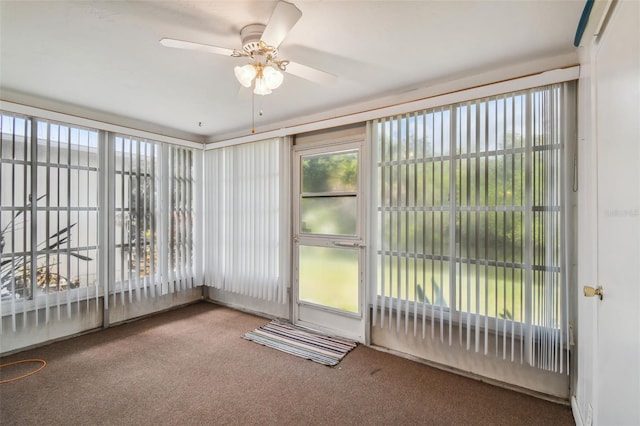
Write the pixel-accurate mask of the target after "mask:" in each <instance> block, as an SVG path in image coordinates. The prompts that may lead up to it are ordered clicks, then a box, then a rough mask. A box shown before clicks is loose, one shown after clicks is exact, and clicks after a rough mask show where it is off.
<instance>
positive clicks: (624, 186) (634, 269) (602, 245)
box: [572, 0, 640, 425]
mask: <svg viewBox="0 0 640 426" xmlns="http://www.w3.org/2000/svg"><path fill="white" fill-rule="evenodd" d="M600 4H611V5H612V6H611V9H609V11H608V12H606V11H604V12H602V13H601V14H600V15H596V16H593V17H592V18H593V19H594V22H595V23H596V27H595V29H594V31H593V32H590V33H585V37H588V40H587V41H586V43H585V46H584V47H583V49H582V50H583V52H582V62H583V64H584V66H583V73H582V77H581V86H582V87H581V91H580V95H581V99H580V114H579V120H580V123H581V126H580V127H581V136H580V142H581V145H580V148H579V150H580V162H579V167H580V170H581V171H580V174H579V176H580V190H579V191H580V197H579V215H580V219H579V238H580V243H579V247H580V249H579V273H578V276H579V287H580V289H582V286H592V287H596V286H601V287H602V288H603V290H604V298H603V300H602V301H600V300H599V299H598V298H586V297H583V296H582V295H581V294H580V293H578V294H576V297H577V299H578V306H579V309H578V315H579V318H578V321H579V326H580V327H579V329H578V334H577V336H578V342H577V343H578V369H577V374H576V377H575V378H574V386H573V395H574V398H573V399H572V404H573V408H574V417H575V419H576V423H578V424H584V425H591V424H601V425H638V424H640V403H639V402H640V2H638V1H636V0H626V1H624V0H621V1H618V2H612V3H605V2H600Z"/></svg>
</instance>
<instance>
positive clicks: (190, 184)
mask: <svg viewBox="0 0 640 426" xmlns="http://www.w3.org/2000/svg"><path fill="white" fill-rule="evenodd" d="M114 148H115V161H114V177H115V250H116V252H115V259H116V262H115V281H116V282H115V291H116V292H119V293H120V296H121V300H123V301H124V294H125V292H126V293H127V294H128V297H129V300H132V299H133V297H134V295H135V297H137V298H139V297H140V295H141V294H150V295H151V296H155V295H156V293H157V294H165V293H167V292H173V291H174V290H178V289H179V290H185V289H187V288H192V287H193V286H194V282H193V280H194V277H195V266H194V256H193V250H194V244H193V229H194V217H193V209H194V195H193V193H194V189H193V188H194V178H193V176H194V160H193V156H194V153H193V151H192V150H191V149H188V148H182V147H176V146H168V145H163V144H161V143H159V142H154V141H148V140H142V139H137V138H133V137H129V136H123V135H116V136H115V141H114ZM116 300H117V299H114V301H116Z"/></svg>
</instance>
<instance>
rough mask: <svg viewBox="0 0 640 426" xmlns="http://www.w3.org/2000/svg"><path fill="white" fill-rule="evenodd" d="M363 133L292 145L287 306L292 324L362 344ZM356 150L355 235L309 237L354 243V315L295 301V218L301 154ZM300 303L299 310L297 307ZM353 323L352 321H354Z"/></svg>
mask: <svg viewBox="0 0 640 426" xmlns="http://www.w3.org/2000/svg"><path fill="white" fill-rule="evenodd" d="M365 140H366V137H365V133H364V132H363V133H362V134H359V135H349V136H342V137H340V136H334V137H332V136H331V134H330V133H328V134H327V135H326V137H324V138H323V139H322V140H316V141H312V142H306V143H301V144H294V145H293V146H292V155H291V176H292V178H291V203H292V204H291V208H292V221H291V249H292V252H291V298H290V307H289V318H290V320H291V322H292V323H293V324H296V325H298V326H301V327H306V328H310V329H314V330H317V331H319V332H323V333H326V334H329V335H335V336H340V337H345V338H349V339H353V340H356V341H358V342H361V343H366V339H367V336H368V332H367V331H368V327H367V324H368V319H369V315H368V313H367V310H366V307H367V303H366V301H367V300H368V298H367V292H368V285H367V276H368V269H367V268H368V265H367V260H368V259H367V258H368V255H367V251H368V248H367V236H368V234H369V233H368V228H367V218H368V214H367V209H366V207H367V204H366V200H367V199H368V195H369V194H368V185H366V182H367V179H368V177H369V176H368V170H369V167H368V161H369V156H368V152H367V149H366V143H365ZM349 150H357V151H358V191H357V197H358V201H357V204H358V207H357V208H358V216H357V225H356V226H357V228H356V229H357V231H356V232H357V236H356V237H349V236H326V237H325V236H318V237H312V238H318V239H321V240H326V242H327V246H329V245H328V244H329V242H330V241H333V240H342V241H353V242H354V243H356V244H358V246H359V247H360V248H359V255H358V263H359V265H358V272H359V280H358V310H359V313H358V314H350V313H348V312H341V311H338V310H336V309H333V308H330V307H322V306H316V305H312V304H306V303H302V304H301V303H300V302H299V288H298V272H299V270H298V264H299V263H298V262H299V259H298V254H299V250H298V247H299V221H300V206H299V200H300V183H301V169H300V159H301V158H302V156H303V155H309V154H316V153H317V154H321V153H331V152H339V151H349ZM301 306H302V309H301ZM301 310H302V312H303V313H304V314H305V315H311V316H312V317H313V318H311V319H312V320H311V321H309V320H301V319H300V313H301ZM354 321H355V322H357V324H355V322H354ZM345 322H346V323H349V326H350V328H349V329H347V330H345V329H341V328H340V327H341V325H344V323H345Z"/></svg>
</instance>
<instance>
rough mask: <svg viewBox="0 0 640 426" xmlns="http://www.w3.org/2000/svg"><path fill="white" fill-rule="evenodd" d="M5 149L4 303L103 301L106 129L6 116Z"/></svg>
mask: <svg viewBox="0 0 640 426" xmlns="http://www.w3.org/2000/svg"><path fill="white" fill-rule="evenodd" d="M1 144H2V146H1V152H2V156H1V158H0V187H1V188H2V191H1V192H0V230H1V234H0V248H1V250H0V251H1V253H2V255H1V259H2V260H1V268H2V269H1V271H2V272H1V280H2V300H3V301H9V300H10V301H13V302H14V303H15V302H26V301H35V302H34V303H35V306H36V307H38V306H43V305H46V307H47V315H48V314H49V311H48V308H49V301H50V300H49V298H47V297H46V296H47V295H50V294H53V293H56V294H58V295H59V293H60V292H65V291H66V295H65V297H64V299H63V300H61V299H60V297H56V300H55V301H56V305H57V306H58V308H60V307H61V305H62V304H64V303H66V304H67V308H68V309H70V305H69V303H70V302H71V301H72V300H73V299H75V298H79V297H83V296H84V297H90V296H97V295H98V292H97V291H96V288H98V284H99V280H98V276H97V270H98V258H99V256H98V248H99V246H98V237H97V230H98V220H99V217H98V213H99V212H98V195H97V192H96V191H95V188H96V187H97V185H98V174H99V168H98V164H99V162H98V132H97V131H95V130H90V129H83V128H78V127H73V126H68V125H63V124H58V123H54V122H49V121H44V120H34V119H28V118H26V117H20V116H16V115H10V114H2V140H1ZM32 277H35V279H33V278H32ZM72 293H73V297H72ZM40 299H42V300H43V302H42V304H40V305H39V303H40V302H39V301H40Z"/></svg>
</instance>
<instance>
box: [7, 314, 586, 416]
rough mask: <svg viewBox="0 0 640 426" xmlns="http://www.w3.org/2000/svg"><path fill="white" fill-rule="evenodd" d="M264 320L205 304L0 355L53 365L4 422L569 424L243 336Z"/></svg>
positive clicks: (475, 390) (367, 357)
mask: <svg viewBox="0 0 640 426" xmlns="http://www.w3.org/2000/svg"><path fill="white" fill-rule="evenodd" d="M264 323H265V319H264V318H259V317H256V316H252V315H247V314H245V313H241V312H237V311H234V310H231V309H227V308H222V307H218V306H216V305H213V304H209V303H199V304H196V305H191V306H189V307H186V308H181V309H178V310H175V311H171V312H166V313H163V314H159V315H156V316H153V317H150V318H146V319H143V320H140V321H136V322H133V323H130V324H125V325H121V326H118V327H113V328H110V329H108V330H104V331H100V332H97V333H91V334H88V335H85V336H81V337H77V338H73V339H69V340H65V341H62V342H58V343H53V344H51V345H48V346H44V347H41V348H37V349H33V350H29V351H25V352H22V353H19V354H15V355H12V356H9V357H6V358H3V359H2V360H0V363H6V362H11V361H14V360H19V359H27V358H41V359H44V360H45V361H46V362H47V363H48V364H47V366H46V368H45V369H44V370H42V371H41V372H39V373H37V374H35V375H33V376H30V377H27V378H25V379H23V380H19V381H16V382H13V383H7V384H2V385H0V424H2V425H3V426H8V425H337V424H345V425H378V424H379V425H573V424H574V422H573V417H572V415H571V410H570V408H569V407H567V406H564V405H559V404H554V403H552V402H547V401H543V400H540V399H537V398H534V397H530V396H527V395H523V394H520V393H516V392H513V391H509V390H505V389H501V388H498V387H495V386H491V385H488V384H485V383H481V382H479V381H475V380H472V379H467V378H464V377H460V376H457V375H454V374H451V373H447V372H443V371H440V370H437V369H434V368H431V367H428V366H425V365H423V364H419V363H416V362H413V361H409V360H406V359H403V358H399V357H396V356H393V355H389V354H387V353H383V352H379V351H376V350H374V349H371V348H367V347H365V346H362V345H359V346H358V347H357V348H356V349H355V350H353V351H352V352H351V353H349V355H348V356H347V357H345V358H344V360H343V361H342V362H341V363H340V364H339V365H338V366H337V367H335V368H330V367H326V366H324V365H320V364H318V363H315V362H311V361H308V360H305V359H302V358H298V357H295V356H291V355H288V354H286V353H283V352H280V351H277V350H274V349H271V348H268V347H264V346H261V345H256V344H255V343H252V342H249V341H247V340H245V339H243V338H242V336H243V334H244V333H245V332H247V331H249V330H253V329H254V328H256V327H258V326H260V325H263V324H264ZM31 367H33V366H31ZM16 368H17V369H19V368H26V367H16ZM3 370H4V369H3ZM16 372H17V370H16V371H11V372H9V371H7V372H3V373H2V376H3V378H7V376H8V375H9V374H13V373H16Z"/></svg>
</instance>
